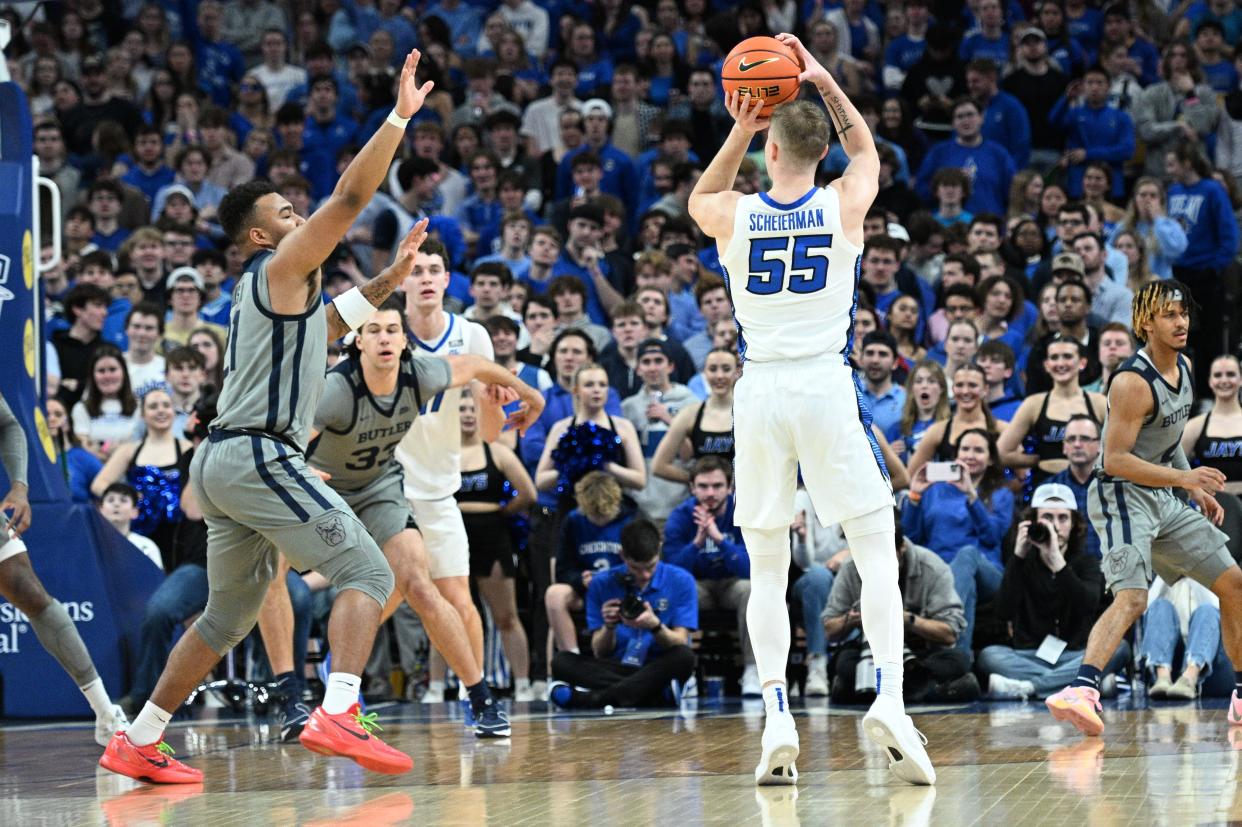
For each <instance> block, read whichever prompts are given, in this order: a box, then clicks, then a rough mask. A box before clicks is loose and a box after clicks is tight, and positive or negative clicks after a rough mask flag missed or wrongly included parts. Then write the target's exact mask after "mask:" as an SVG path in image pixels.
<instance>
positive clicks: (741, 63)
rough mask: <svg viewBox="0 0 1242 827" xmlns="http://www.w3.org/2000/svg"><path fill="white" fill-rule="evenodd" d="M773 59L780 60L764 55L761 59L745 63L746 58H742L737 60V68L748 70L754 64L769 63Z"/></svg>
mask: <svg viewBox="0 0 1242 827" xmlns="http://www.w3.org/2000/svg"><path fill="white" fill-rule="evenodd" d="M774 60H780V58H776V57H765V58H764V59H763V60H756V61H755V62H754V63H747V62H746V58H742V59H741V60H739V61H738V62H737V70H738V71H739V72H749V71H750V70H751V69H754V68H755V67H756V66H762V65H763V64H765V63H771V62H772V61H774Z"/></svg>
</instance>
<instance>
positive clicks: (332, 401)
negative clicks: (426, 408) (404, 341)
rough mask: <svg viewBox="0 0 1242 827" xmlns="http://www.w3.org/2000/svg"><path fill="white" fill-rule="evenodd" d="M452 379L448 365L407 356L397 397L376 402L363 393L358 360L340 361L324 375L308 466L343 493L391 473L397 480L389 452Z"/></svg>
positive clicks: (379, 399)
mask: <svg viewBox="0 0 1242 827" xmlns="http://www.w3.org/2000/svg"><path fill="white" fill-rule="evenodd" d="M451 376H452V374H451V371H450V370H449V364H448V362H447V361H446V360H444V359H437V358H432V357H415V356H413V355H411V354H409V353H405V354H403V355H402V357H401V368H400V371H399V373H398V374H397V390H396V393H394V394H393V395H392V397H391V398H377V397H376V396H375V395H374V394H372V393H371V391H370V389H369V388H367V383H366V381H365V380H364V379H363V376H362V367H361V365H360V364H359V363H358V362H357V360H355V359H345V360H342V362H341V363H340V364H339V365H337V366H336V367H335V368H333V369H332V370H331V371H330V372H329V373H328V379H327V382H326V388H325V390H324V395H323V399H322V400H321V401H320V403H319V408H318V409H317V410H316V412H315V430H317V431H319V436H318V437H317V438H316V439H315V442H314V444H313V445H312V446H311V451H310V457H309V460H310V463H311V465H313V466H314V467H316V468H318V469H320V470H321V471H326V472H327V473H329V474H331V475H332V479H330V480H329V481H328V484H329V485H331V486H332V487H333V488H335V489H336V490H337V491H343V492H349V491H358V490H360V489H362V488H364V487H366V486H367V485H369V484H370V483H372V482H374V481H375V480H376V479H378V478H379V477H380V476H382V475H383V474H385V473H387V472H389V471H390V470H393V469H395V472H396V474H397V478H398V479H400V475H401V469H400V466H399V465H397V464H396V463H395V462H394V461H393V452H394V451H395V450H396V449H397V445H398V444H399V443H400V442H401V438H402V437H404V436H405V434H406V433H407V432H408V431H409V430H410V427H411V426H412V425H413V424H414V420H415V418H417V417H418V414H419V409H420V408H422V406H423V402H424V400H427V399H431V398H432V397H434V396H435V395H436V394H438V393H440V392H441V391H442V390H444V389H446V388H447V387H448V386H449V382H450V381H451Z"/></svg>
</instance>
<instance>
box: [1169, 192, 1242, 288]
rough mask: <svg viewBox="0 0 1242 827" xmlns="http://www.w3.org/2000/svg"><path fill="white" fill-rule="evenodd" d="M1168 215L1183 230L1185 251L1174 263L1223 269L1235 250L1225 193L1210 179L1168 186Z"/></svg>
mask: <svg viewBox="0 0 1242 827" xmlns="http://www.w3.org/2000/svg"><path fill="white" fill-rule="evenodd" d="M1169 217H1170V218H1172V219H1174V220H1175V221H1177V222H1178V223H1179V224H1181V225H1182V229H1183V230H1185V231H1186V242H1187V243H1186V252H1184V253H1182V257H1181V258H1179V259H1178V260H1177V261H1175V262H1174V264H1176V265H1177V266H1179V267H1189V268H1192V269H1196V270H1201V269H1209V268H1215V269H1220V270H1223V269H1224V268H1226V267H1228V266H1229V264H1230V263H1231V262H1232V261H1233V257H1234V254H1235V253H1237V251H1238V222H1237V219H1236V218H1234V215H1233V207H1231V206H1230V204H1229V196H1228V195H1227V194H1226V193H1225V188H1224V187H1222V186H1221V185H1220V184H1219V183H1217V182H1216V181H1215V180H1214V179H1212V178H1204V179H1202V180H1200V181H1198V182H1197V183H1194V184H1191V185H1190V186H1186V185H1185V184H1173V185H1172V186H1170V187H1169Z"/></svg>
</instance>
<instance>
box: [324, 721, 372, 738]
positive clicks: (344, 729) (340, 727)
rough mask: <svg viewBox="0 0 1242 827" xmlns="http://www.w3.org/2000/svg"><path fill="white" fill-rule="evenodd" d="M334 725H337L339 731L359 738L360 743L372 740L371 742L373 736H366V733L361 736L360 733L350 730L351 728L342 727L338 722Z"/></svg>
mask: <svg viewBox="0 0 1242 827" xmlns="http://www.w3.org/2000/svg"><path fill="white" fill-rule="evenodd" d="M332 723H334V724H336V726H337V728H338V729H341V730H343V731H344V732H348V733H349V734H350V735H352V736H354V737H355V738H357V739H358V740H359V741H370V740H371V736H370V735H367V734H365V733H364V734H362V735H359V734H358V733H356V732H354V731H353V730H352V729H350V728H349V727H347V726H341V725H340V724H338V723H336V721H332Z"/></svg>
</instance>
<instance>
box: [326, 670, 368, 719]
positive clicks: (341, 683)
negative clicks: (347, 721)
mask: <svg viewBox="0 0 1242 827" xmlns="http://www.w3.org/2000/svg"><path fill="white" fill-rule="evenodd" d="M361 688H362V677H361V676H359V675H351V674H349V673H348V672H333V673H331V674H330V675H328V686H327V690H326V691H325V692H324V693H323V711H324V712H326V713H328V714H329V715H340V714H341V713H342V712H344V711H345V710H347V709H349V708H350V707H351V706H353V705H354V704H356V703H358V690H359V689H361Z"/></svg>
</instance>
